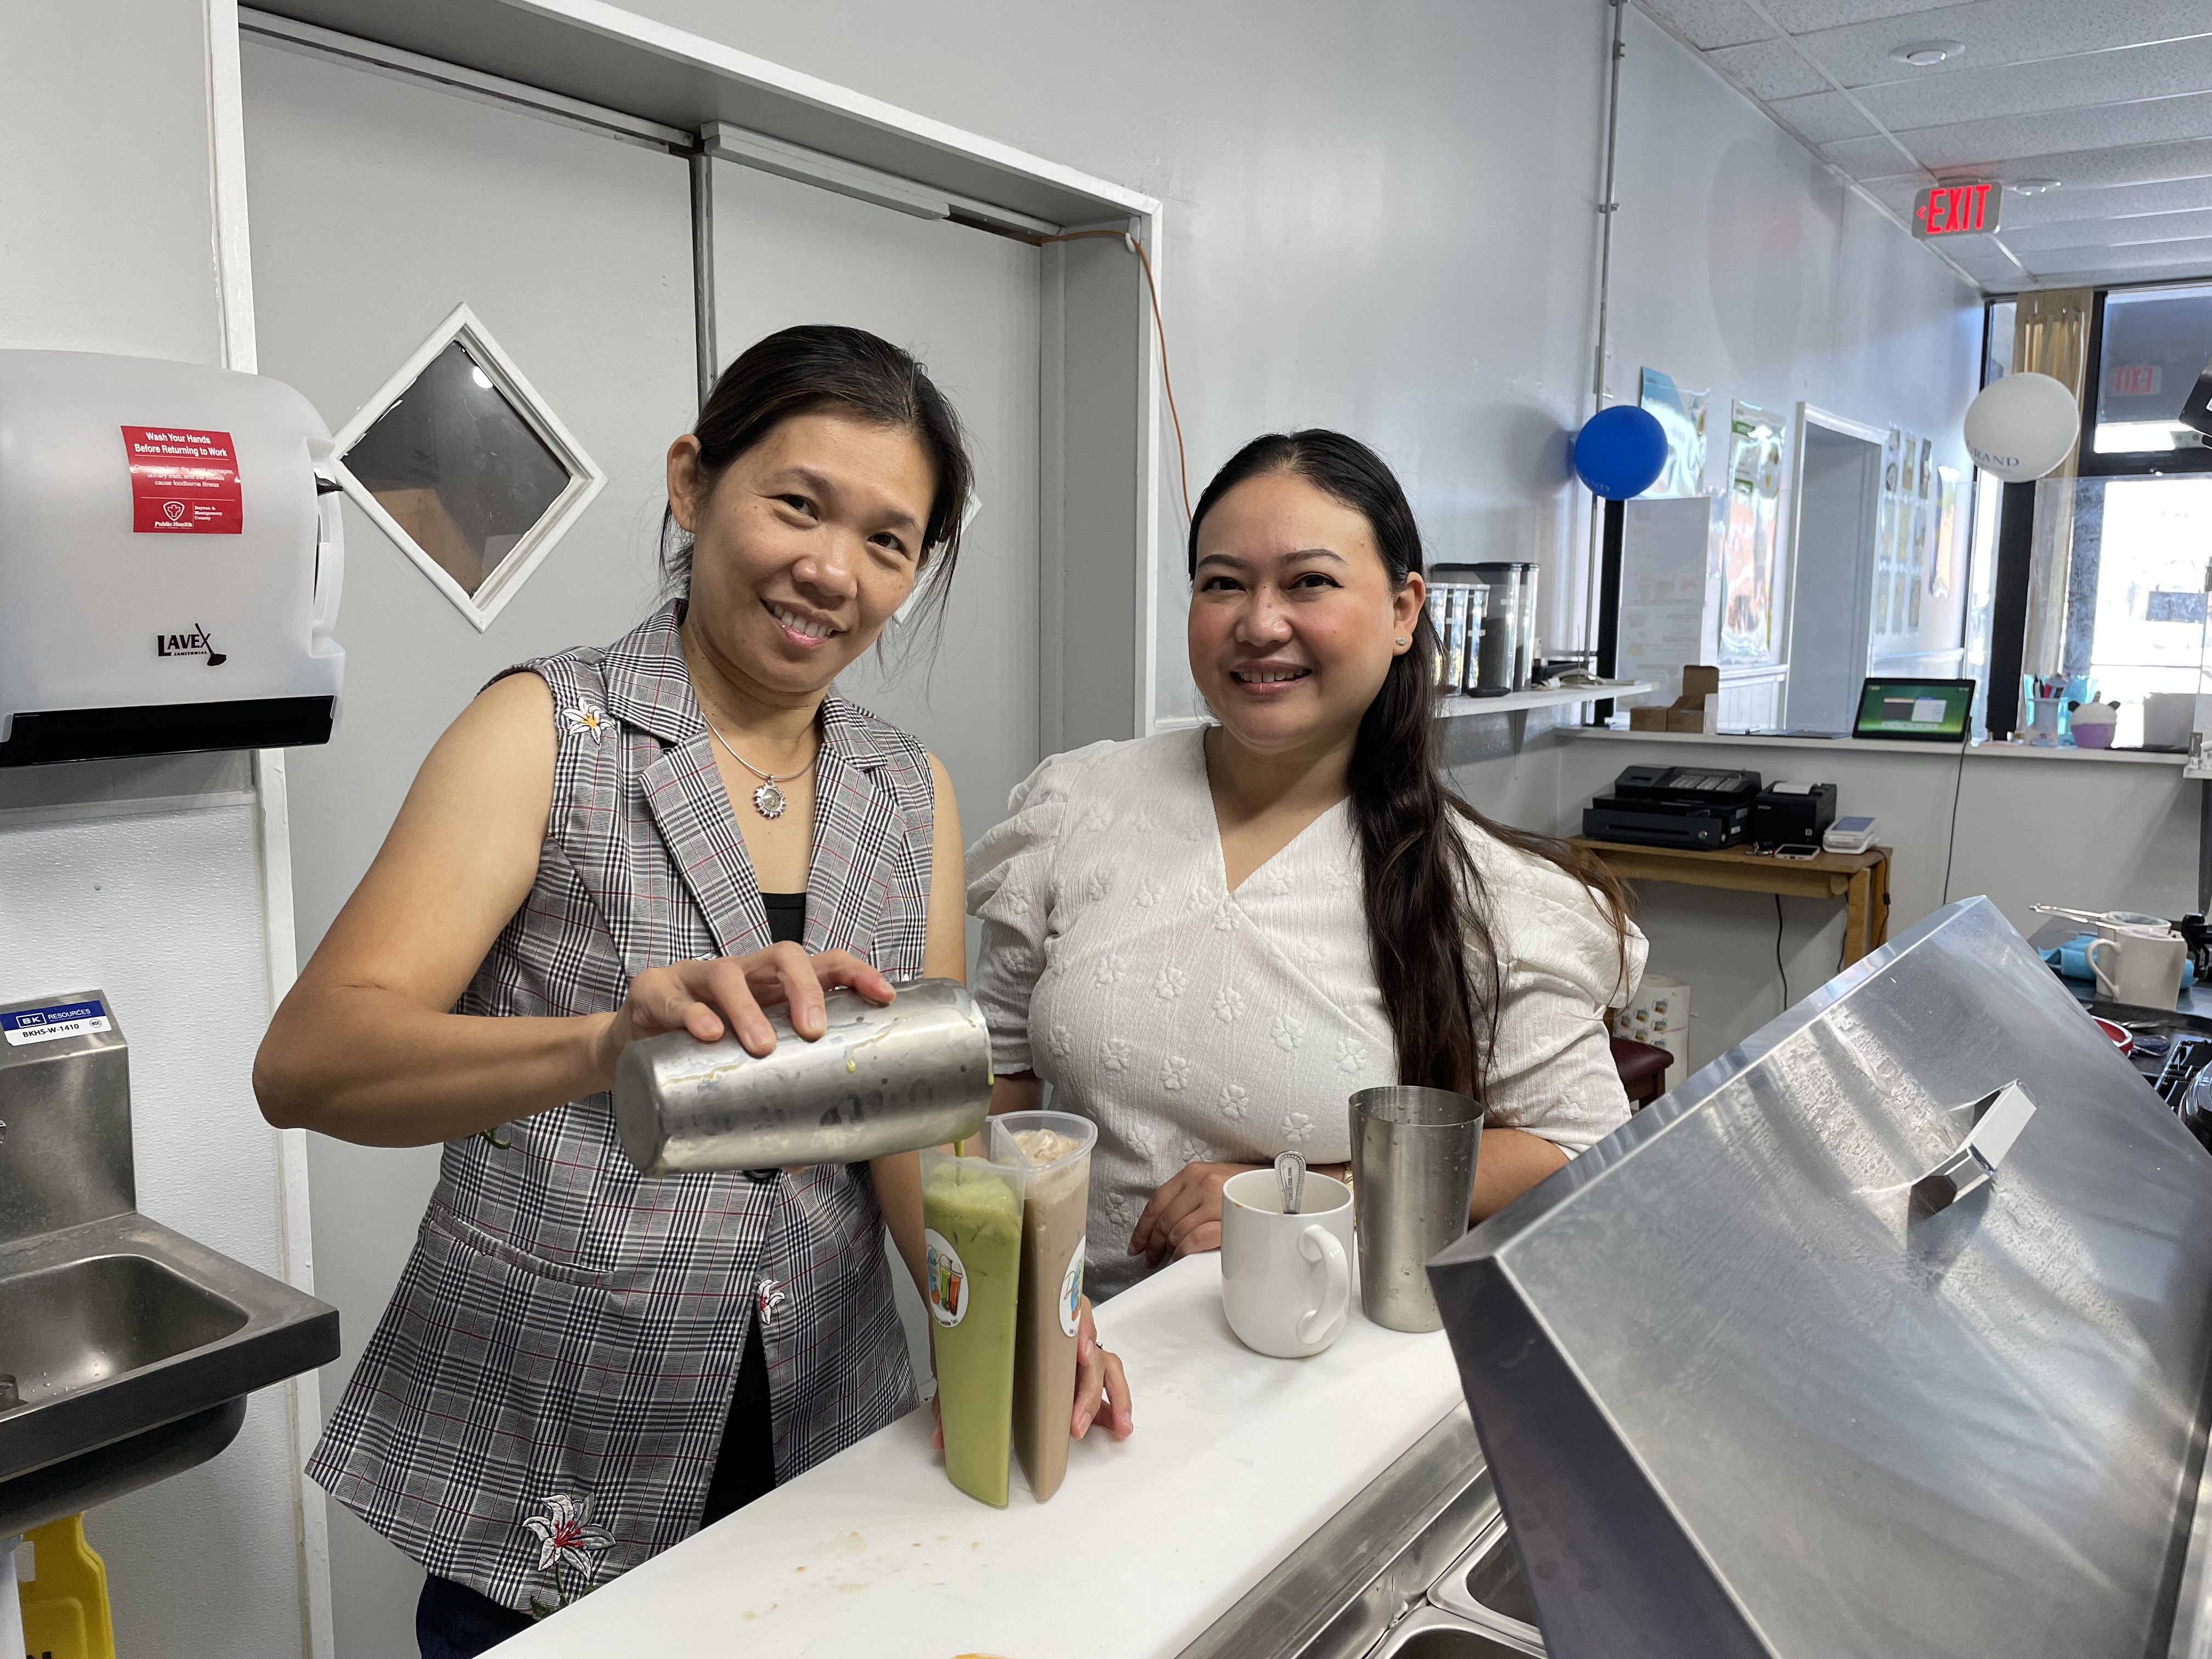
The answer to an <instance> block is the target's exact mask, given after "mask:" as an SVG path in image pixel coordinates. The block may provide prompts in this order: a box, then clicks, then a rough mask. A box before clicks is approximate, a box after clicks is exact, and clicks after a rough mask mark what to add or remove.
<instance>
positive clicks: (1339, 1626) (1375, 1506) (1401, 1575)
mask: <svg viewBox="0 0 2212 1659" xmlns="http://www.w3.org/2000/svg"><path fill="white" fill-rule="evenodd" d="M1535 1619H1536V1613H1535V1608H1534V1606H1533V1605H1532V1604H1531V1603H1530V1601H1529V1599H1528V1589H1527V1587H1526V1586H1525V1585H1524V1584H1523V1583H1522V1580H1521V1568H1520V1563H1519V1562H1518V1561H1517V1560H1516V1559H1515V1558H1514V1554H1513V1547H1512V1545H1511V1544H1510V1542H1509V1541H1508V1539H1507V1534H1506V1530H1505V1517H1504V1513H1503V1512H1502V1511H1501V1510H1499V1508H1498V1495H1497V1493H1496V1492H1495V1491H1494V1490H1492V1486H1491V1483H1490V1470H1489V1468H1488V1467H1487V1466H1486V1464H1485V1463H1484V1462H1483V1457H1482V1448H1481V1446H1480V1443H1478V1442H1477V1441H1476V1439H1475V1437H1474V1424H1473V1423H1472V1422H1471V1421H1469V1420H1468V1414H1467V1413H1466V1412H1465V1411H1464V1410H1460V1411H1455V1412H1453V1413H1451V1414H1450V1415H1449V1416H1448V1417H1446V1418H1445V1419H1443V1421H1442V1422H1441V1423H1439V1424H1437V1426H1436V1427H1435V1428H1433V1429H1431V1431H1429V1432H1428V1433H1427V1434H1426V1435H1425V1436H1424V1437H1422V1438H1421V1440H1420V1441H1419V1443H1416V1444H1415V1445H1414V1446H1413V1449H1412V1450H1410V1451H1408V1452H1407V1454H1406V1455H1404V1456H1403V1457H1401V1458H1400V1459H1399V1460H1398V1461H1397V1462H1395V1463H1393V1464H1392V1465H1391V1466H1390V1467H1389V1468H1388V1469H1385V1470H1384V1471H1383V1474H1381V1475H1379V1476H1377V1477H1376V1480H1375V1481H1374V1483H1373V1484H1372V1485H1370V1486H1369V1487H1368V1488H1367V1489H1366V1490H1365V1491H1364V1492H1361V1493H1360V1494H1359V1495H1358V1497H1356V1498H1353V1499H1352V1502H1350V1503H1349V1504H1346V1505H1345V1506H1344V1508H1343V1509H1341V1510H1339V1511H1337V1513H1336V1514H1335V1515H1334V1516H1331V1517H1330V1518H1329V1519H1328V1522H1326V1523H1324V1524H1323V1525H1322V1528H1321V1529H1320V1530H1319V1531H1318V1532H1316V1533H1315V1534H1314V1535H1313V1536H1312V1537H1311V1538H1310V1539H1308V1540H1307V1541H1305V1542H1304V1544H1302V1545H1300V1546H1299V1547H1297V1549H1296V1550H1294V1551H1293V1552H1291V1555H1290V1557H1289V1558H1288V1559H1286V1560H1285V1561H1284V1562H1283V1563H1282V1565H1279V1566H1278V1567H1277V1568H1276V1569H1275V1570H1274V1571H1273V1572H1271V1573H1269V1574H1268V1575H1267V1577H1265V1578H1263V1579H1262V1580H1261V1581H1260V1583H1259V1584H1258V1585H1257V1586H1255V1588H1254V1589H1252V1591H1251V1592H1250V1593H1249V1595H1246V1596H1245V1597H1244V1598H1243V1600H1242V1601H1239V1602H1237V1605H1236V1606H1235V1607H1231V1608H1230V1610H1229V1611H1228V1612H1227V1613H1224V1614H1223V1615H1222V1616H1221V1617H1220V1618H1219V1619H1218V1620H1216V1621H1215V1622H1214V1623H1213V1625H1212V1626H1211V1627H1209V1628H1208V1629H1207V1630H1206V1632H1205V1633H1204V1634H1202V1635H1201V1636H1200V1638H1198V1640H1197V1641H1195V1642H1194V1643H1192V1644H1190V1645H1189V1646H1188V1647H1187V1648H1185V1649H1184V1650H1182V1654H1181V1655H1180V1656H1178V1659H1258V1656H1261V1655H1265V1656H1268V1659H1388V1656H1404V1659H1528V1656H1539V1659H1541V1655H1542V1654H1543V1652H1544V1642H1543V1638H1542V1637H1541V1635H1540V1634H1539V1633H1538V1632H1537V1629H1536V1623H1535Z"/></svg>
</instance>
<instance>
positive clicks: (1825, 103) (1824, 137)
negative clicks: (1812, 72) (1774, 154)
mask: <svg viewBox="0 0 2212 1659" xmlns="http://www.w3.org/2000/svg"><path fill="white" fill-rule="evenodd" d="M1766 109H1767V113H1769V114H1770V115H1771V116H1773V118H1775V119H1776V120H1778V121H1779V122H1781V123H1782V125H1784V126H1785V127H1788V128H1789V129H1790V131H1792V132H1794V133H1796V135H1797V136H1798V137H1800V138H1802V139H1803V140H1804V141H1805V142H1806V143H1808V144H1810V145H1812V146H1813V147H1814V149H1820V148H1821V147H1822V146H1824V145H1827V144H1833V143H1840V142H1841V141H1842V140H1844V139H1845V138H1859V137H1865V136H1866V135H1868V134H1869V133H1871V132H1874V131H1876V128H1875V125H1874V123H1873V122H1871V121H1869V120H1868V119H1867V118H1866V117H1865V116H1863V115H1862V114H1860V113H1859V112H1858V109H1857V106H1855V105H1853V104H1852V102H1851V100H1850V99H1848V98H1846V97H1844V94H1842V93H1840V92H1815V93H1808V94H1806V95H1805V96H1804V97H1802V98H1778V99H1777V100H1775V101H1774V102H1772V103H1771V104H1769V105H1768V106H1766Z"/></svg>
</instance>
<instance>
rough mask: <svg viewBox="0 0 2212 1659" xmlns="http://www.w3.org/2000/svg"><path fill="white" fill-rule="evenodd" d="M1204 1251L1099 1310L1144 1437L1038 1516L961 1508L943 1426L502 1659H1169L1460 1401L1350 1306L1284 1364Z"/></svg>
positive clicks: (644, 1576)
mask: <svg viewBox="0 0 2212 1659" xmlns="http://www.w3.org/2000/svg"><path fill="white" fill-rule="evenodd" d="M1220 1262H1221V1258H1220V1257H1219V1256H1218V1255H1201V1256H1194V1257H1191V1258H1190V1259H1189V1260H1188V1261H1182V1262H1180V1263H1178V1264H1177V1265H1176V1266H1175V1267H1170V1268H1169V1269H1167V1270H1166V1271H1164V1272H1162V1273H1157V1274H1155V1275H1154V1276H1153V1277H1152V1278H1151V1279H1147V1280H1146V1281H1145V1282H1144V1283H1143V1284H1141V1285H1138V1286H1136V1287H1135V1288H1134V1289H1133V1290H1130V1291H1125V1292H1124V1293H1123V1294H1122V1295H1121V1296H1119V1297H1115V1299H1114V1300H1113V1301H1112V1302H1109V1303H1108V1304H1106V1305H1105V1306H1104V1307H1103V1308H1101V1309H1100V1310H1098V1326H1099V1334H1100V1340H1102V1341H1103V1342H1104V1343H1105V1344H1106V1346H1108V1347H1109V1348H1111V1349H1113V1350H1114V1351H1115V1352H1117V1353H1119V1354H1120V1355H1121V1358H1122V1360H1123V1363H1124V1364H1127V1367H1128V1370H1129V1376H1130V1386H1131V1389H1132V1391H1133V1394H1134V1395H1135V1402H1136V1403H1135V1415H1136V1422H1137V1431H1136V1433H1135V1434H1134V1435H1133V1437H1130V1438H1129V1439H1128V1440H1127V1441H1124V1442H1121V1443H1118V1444H1117V1443H1115V1442H1114V1441H1113V1440H1112V1439H1111V1438H1110V1437H1108V1436H1107V1435H1106V1434H1105V1432H1104V1431H1103V1430H1097V1429H1094V1430H1092V1431H1091V1435H1090V1437H1089V1438H1088V1439H1086V1440H1084V1441H1082V1442H1079V1443H1077V1444H1076V1445H1075V1446H1073V1448H1071V1455H1070V1457H1069V1460H1068V1472H1067V1480H1066V1484H1064V1485H1063V1486H1061V1487H1060V1491H1059V1492H1058V1493H1057V1494H1056V1495H1055V1496H1054V1498H1053V1499H1052V1501H1051V1502H1050V1503H1049V1504H1037V1503H1036V1502H1035V1501H1033V1500H1032V1499H1031V1498H1030V1495H1029V1490H1028V1488H1027V1486H1024V1484H1023V1481H1022V1477H1021V1466H1020V1464H1019V1462H1016V1464H1015V1466H1014V1482H1013V1485H1014V1491H1013V1497H1012V1502H1010V1503H1009V1504H1007V1506H1006V1508H1005V1509H1003V1510H994V1509H992V1508H990V1507H989V1506H988V1505H987V1504H979V1503H977V1502H975V1500H974V1499H973V1498H968V1497H965V1496H963V1494H961V1493H960V1492H956V1491H954V1490H953V1488H952V1486H951V1484H950V1483H948V1482H947V1481H946V1480H945V1472H944V1467H943V1460H942V1456H941V1455H940V1454H939V1453H936V1452H933V1451H932V1450H931V1449H930V1448H929V1434H930V1417H929V1413H928V1412H927V1410H926V1409H925V1410H922V1411H920V1412H917V1413H915V1414H914V1415H913V1416H911V1417H908V1418H907V1419H904V1420H903V1421H902V1422H899V1423H895V1424H893V1425H891V1426H890V1428H888V1429H885V1430H884V1431H882V1432H881V1433H879V1434H877V1435H874V1436H872V1437H870V1438H868V1439H866V1440H865V1441H863V1442H861V1443H860V1444H859V1445H857V1446H854V1447H853V1448H851V1449H849V1450H847V1451H845V1452H842V1453H841V1454H840V1455H837V1456H836V1457H834V1458H832V1459H830V1460H829V1462H826V1463H823V1464H821V1465H819V1466H818V1467H817V1468H813V1469H810V1470H809V1471H808V1472H807V1473H806V1474H804V1475H801V1476H800V1477H799V1479H798V1480H793V1481H792V1482H791V1483H790V1484H789V1485H788V1486H780V1487H778V1488H777V1489H776V1490H775V1492H770V1493H769V1494H768V1495H767V1496H766V1497H764V1498H760V1499H759V1500H758V1501H757V1502H755V1503H753V1504H749V1505H748V1506H746V1507H745V1508H744V1509H742V1510H738V1513H737V1514H735V1515H732V1516H729V1517H728V1518H727V1519H726V1520H724V1521H721V1522H717V1523H716V1524H715V1525H714V1526H712V1527H710V1528H708V1529H707V1530H706V1531H704V1532H702V1533H698V1534H695V1535H693V1536H692V1537H690V1538H689V1539H687V1540H685V1541H684V1542H683V1543H681V1544H679V1545H678V1546H677V1547H675V1548H674V1549H672V1550H670V1551H668V1552H667V1553H665V1554H663V1555H660V1556H657V1557H655V1558H654V1559H653V1560H651V1561H648V1562H647V1563H646V1564H645V1565H643V1566H641V1567H639V1568H637V1569H635V1571H631V1572H629V1573H627V1574H625V1575H624V1576H623V1577H621V1578H618V1579H617V1580H616V1581H615V1582H614V1583H611V1584H608V1585H606V1586H605V1587H603V1588H601V1589H598V1590H595V1591H593V1592H592V1594H591V1595H588V1596H586V1598H584V1599H583V1600H582V1601H579V1602H577V1603H576V1604H575V1605H574V1607H569V1608H568V1609H567V1610H565V1611H563V1612H562V1613H556V1615H554V1616H553V1617H552V1618H550V1619H548V1620H545V1622H544V1623H543V1624H541V1625H539V1626H536V1627H535V1628H533V1629H532V1630H530V1631H528V1632H525V1633H524V1634H522V1635H520V1636H518V1637H516V1638H513V1640H512V1641H509V1642H507V1643H505V1644H501V1646H500V1647H499V1648H498V1649H497V1650H496V1651H497V1652H498V1653H499V1654H500V1655H501V1659H555V1656H574V1659H607V1656H609V1655H614V1654H653V1655H656V1656H690V1655H696V1654H709V1653H715V1654H722V1653H727V1654H740V1653H742V1654H747V1655H752V1654H762V1655H766V1654H773V1655H776V1656H779V1659H782V1656H802V1655H803V1656H808V1659H957V1656H972V1655H983V1656H991V1659H1086V1656H1097V1659H1146V1656H1160V1659H1171V1656H1173V1655H1175V1654H1176V1653H1178V1652H1180V1651H1181V1650H1182V1649H1183V1648H1184V1647H1185V1646H1186V1645H1187V1644H1189V1643H1190V1642H1191V1641H1193V1640H1194V1639H1195V1638H1197V1637H1198V1635H1199V1634H1200V1632H1203V1631H1204V1630H1205V1629H1206V1626H1209V1625H1211V1624H1212V1622H1213V1621H1214V1620H1215V1619H1217V1618H1218V1617H1219V1616H1220V1615H1221V1614H1222V1613H1225V1612H1226V1611H1227V1610H1228V1609H1229V1608H1230V1607H1231V1606H1233V1605H1234V1604H1235V1603H1236V1602H1237V1600H1238V1599H1239V1598H1240V1597H1242V1596H1243V1594H1244V1593H1245V1591H1247V1590H1249V1589H1251V1588H1252V1586H1253V1585H1255V1584H1256V1583H1259V1581H1260V1580H1261V1578H1263V1577H1266V1576H1267V1573H1268V1572H1269V1571H1272V1570H1273V1568H1274V1567H1275V1566H1276V1565H1277V1564H1278V1563H1279V1562H1280V1561H1281V1560H1282V1559H1283V1558H1284V1557H1285V1556H1286V1555H1288V1554H1289V1553H1291V1550H1293V1549H1295V1548H1296V1547H1297V1546H1298V1545H1299V1544H1300V1543H1302V1542H1303V1541H1304V1540H1305V1539H1306V1538H1307V1537H1309V1536H1310V1535H1311V1534H1312V1533H1313V1532H1314V1530H1315V1529H1316V1528H1318V1527H1319V1526H1320V1525H1321V1524H1322V1522H1324V1521H1326V1520H1328V1517H1329V1516H1332V1515H1334V1513H1335V1512H1336V1511H1337V1510H1339V1509H1340V1508H1341V1507H1343V1505H1344V1504H1346V1502H1348V1501H1349V1500H1350V1499H1351V1498H1352V1496H1353V1495H1354V1494H1355V1493H1357V1492H1359V1491H1360V1490H1361V1489H1362V1488H1363V1487H1364V1486H1367V1485H1368V1483H1369V1482H1370V1481H1372V1480H1374V1479H1375V1478H1376V1476H1377V1475H1378V1474H1381V1473H1382V1472H1383V1470H1384V1469H1385V1468H1388V1467H1389V1465H1390V1463H1391V1462H1393V1461H1394V1460H1395V1459H1396V1458H1397V1457H1398V1456H1399V1455H1401V1453H1403V1452H1404V1451H1405V1450H1406V1449H1407V1448H1409V1447H1410V1446H1412V1445H1413V1443H1414V1442H1415V1441H1416V1440H1418V1439H1419V1438H1420V1437H1421V1436H1422V1435H1423V1434H1425V1433H1426V1432H1427V1431H1429V1430H1430V1429H1431V1428H1432V1427H1434V1426H1435V1425H1436V1424H1437V1422H1438V1421H1440V1420H1441V1419H1443V1417H1444V1415H1445V1414H1446V1413H1448V1412H1449V1411H1450V1410H1451V1409H1452V1408H1453V1407H1455V1406H1456V1405H1458V1404H1459V1403H1460V1389H1459V1375H1458V1372H1457V1370H1455V1368H1454V1366H1453V1364H1452V1357H1451V1350H1450V1347H1449V1345H1448V1344H1447V1343H1446V1341H1445V1340H1444V1337H1443V1334H1442V1333H1441V1332H1438V1333H1435V1334H1430V1335H1425V1336H1407V1335H1405V1334H1401V1333H1399V1332H1396V1331H1389V1330H1385V1329H1383V1328H1382V1327H1381V1326H1379V1325H1374V1324H1370V1323H1369V1322H1367V1321H1366V1320H1365V1319H1364V1318H1362V1317H1360V1316H1359V1315H1358V1313H1357V1312H1356V1311H1355V1312H1354V1314H1353V1315H1352V1319H1351V1321H1350V1322H1349V1323H1348V1324H1346V1327H1345V1331H1344V1334H1343V1336H1342V1337H1340V1339H1339V1340H1338V1341H1337V1343H1336V1345H1335V1346H1334V1347H1332V1348H1331V1349H1329V1350H1328V1352H1326V1353H1323V1354H1320V1355H1317V1356H1316V1357H1315V1358H1311V1359H1302V1360H1285V1359H1269V1358H1264V1357H1263V1356H1261V1355H1260V1354H1256V1353H1254V1352H1251V1351H1250V1350H1249V1349H1248V1348H1246V1347H1245V1346H1243V1344H1241V1343H1240V1342H1238V1341H1237V1338H1236V1336H1235V1335H1234V1334H1232V1333H1231V1330H1230V1328H1229V1325H1228V1322H1227V1321H1226V1320H1225V1318H1224V1317H1223V1315H1222V1312H1221V1266H1220Z"/></svg>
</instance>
